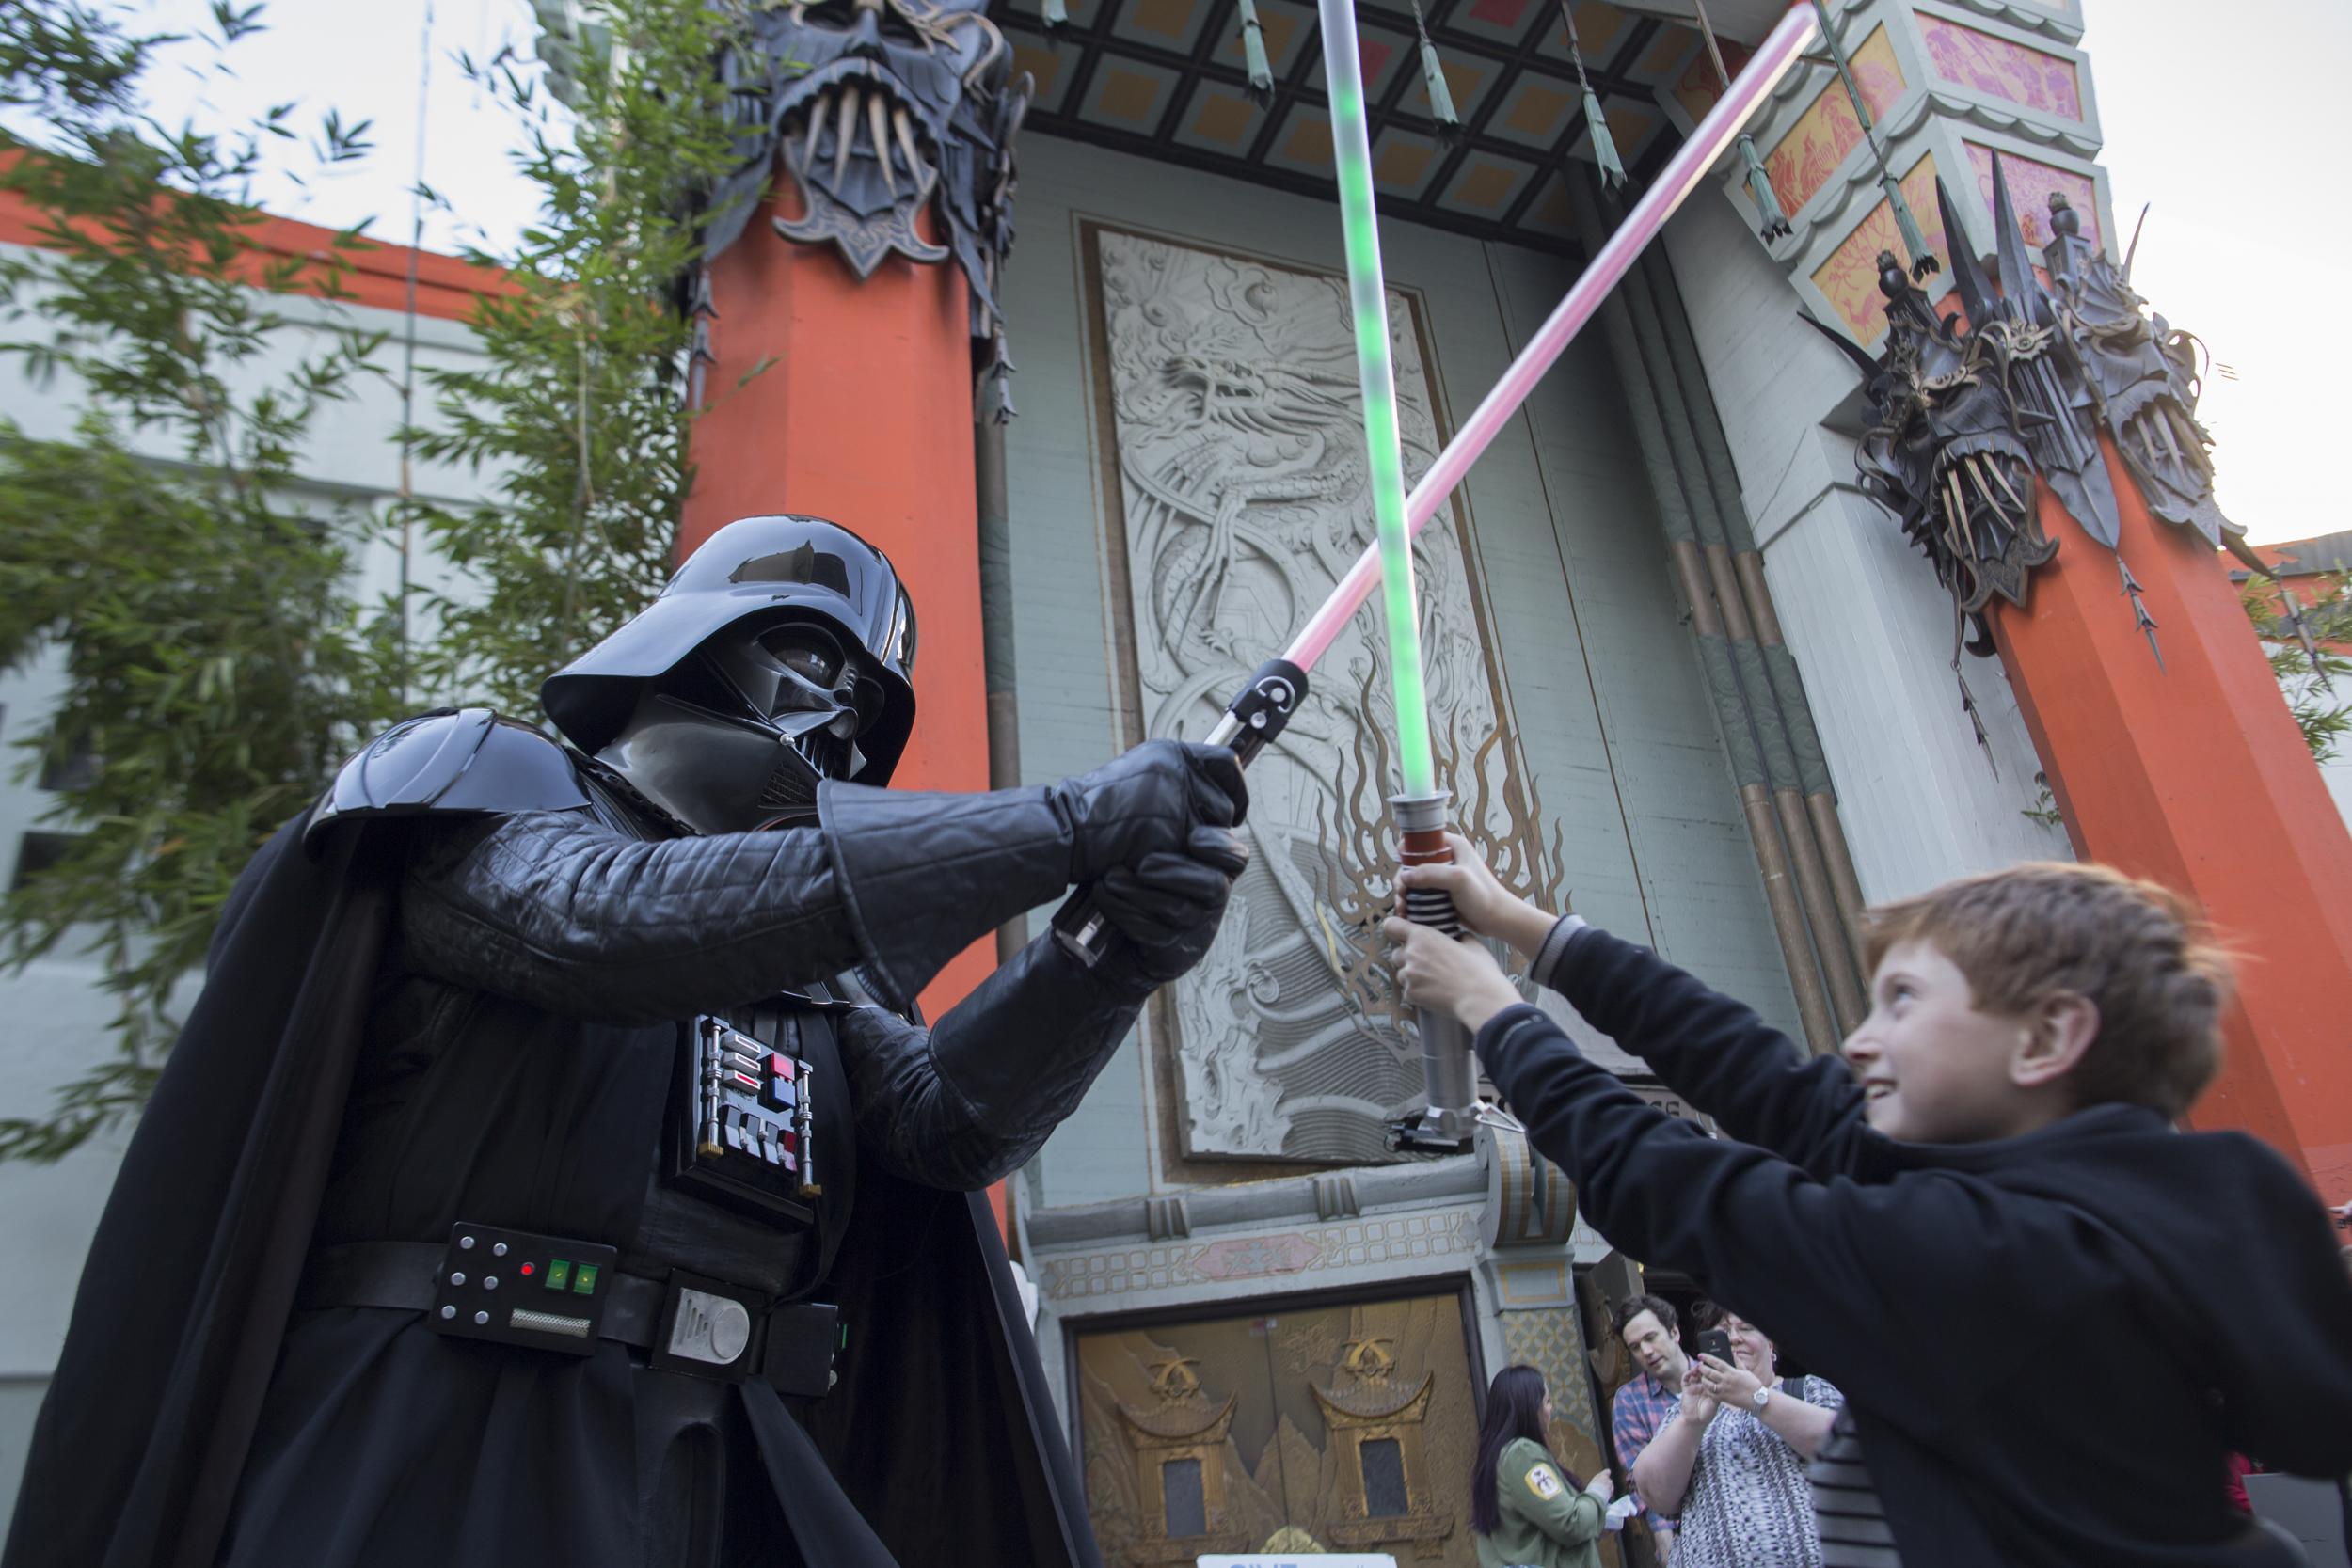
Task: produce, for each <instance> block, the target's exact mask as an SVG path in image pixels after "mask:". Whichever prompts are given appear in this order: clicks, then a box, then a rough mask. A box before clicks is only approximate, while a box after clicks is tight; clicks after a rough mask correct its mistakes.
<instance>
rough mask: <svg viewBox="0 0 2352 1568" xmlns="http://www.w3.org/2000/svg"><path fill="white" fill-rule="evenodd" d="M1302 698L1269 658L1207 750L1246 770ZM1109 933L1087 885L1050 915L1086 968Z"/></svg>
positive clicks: (1295, 682) (1300, 677)
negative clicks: (1223, 753) (1224, 752)
mask: <svg viewBox="0 0 2352 1568" xmlns="http://www.w3.org/2000/svg"><path fill="white" fill-rule="evenodd" d="M1306 699H1307V672H1306V671H1304V670H1301V669H1300V668H1299V667H1298V666H1297V665H1295V664H1293V663H1292V662H1291V661H1290V660H1289V659H1287V658H1269V659H1267V660H1266V661H1265V662H1264V663H1263V664H1261V665H1259V666H1258V670H1257V673H1255V674H1253V675H1251V676H1250V677H1249V684H1248V685H1247V686H1245V687H1243V688H1242V689H1241V690H1239V691H1238V692H1236V693H1234V696H1233V700H1232V702H1230V703H1228V704H1226V705H1225V717H1224V718H1222V719H1220V720H1218V721H1216V728H1215V729H1213V730H1211V731H1210V732H1209V733H1208V735H1207V736H1206V737H1205V738H1206V739H1207V741H1208V743H1209V744H1210V745H1212V746H1231V747H1232V749H1233V755H1234V756H1235V757H1236V758H1238V759H1239V760H1240V762H1241V765H1242V766H1243V767H1244V768H1247V767H1248V766H1249V764H1250V763H1251V762H1252V761H1253V760H1254V759H1255V758H1256V757H1257V755H1258V753H1259V752H1263V751H1264V750H1265V749H1266V747H1267V746H1268V745H1270V744H1272V743H1273V741H1274V739H1275V737H1276V736H1279V735H1280V734H1281V733H1282V731H1283V729H1284V727H1285V726H1287V725H1288V724H1289V723H1290V721H1291V715H1292V714H1294V713H1295V712H1297V711H1298V705H1299V704H1300V703H1302V702H1304V701H1306ZM1440 836H1442V835H1440ZM1111 930H1112V927H1111V923H1110V920H1109V918H1108V917H1107V916H1105V915H1104V913H1103V911H1102V908H1101V906H1100V905H1098V904H1097V903H1096V901H1095V897H1094V886H1093V884H1092V883H1090V882H1089V883H1088V884H1087V885H1086V886H1084V887H1082V888H1079V889H1077V890H1076V891H1075V892H1073V893H1072V894H1071V895H1070V896H1069V897H1068V898H1065V899H1063V900H1062V906H1061V908H1060V909H1058V910H1057V911H1054V940H1055V941H1056V942H1059V943H1061V945H1062V950H1063V951H1064V952H1066V953H1068V954H1069V955H1070V956H1071V957H1072V958H1076V959H1077V960H1078V961H1079V962H1080V963H1082V964H1084V965H1086V966H1087V967H1088V968H1089V969H1092V968H1093V967H1094V966H1095V965H1096V964H1098V963H1100V962H1102V961H1103V955H1104V953H1106V952H1108V951H1110V941H1111Z"/></svg>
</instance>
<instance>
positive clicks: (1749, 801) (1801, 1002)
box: [1740, 784, 1842, 1055]
mask: <svg viewBox="0 0 2352 1568" xmlns="http://www.w3.org/2000/svg"><path fill="white" fill-rule="evenodd" d="M1740 809H1741V810H1742V811H1743V812H1745V813H1746V815H1747V818H1748V837H1749V838H1750V839H1752V840H1754V841H1755V844H1756V868H1757V869H1758V870H1759V871H1760V872H1762V874H1763V878H1764V902H1765V904H1766V906H1767V907H1769V908H1770V909H1771V910H1772V931H1773V934H1774V935H1776V936H1778V937H1779V938H1780V956H1781V960H1782V961H1783V962H1784V963H1786V964H1787V965H1788V989H1789V990H1792V991H1794V992H1795V993H1796V998H1797V1016H1798V1018H1799V1019H1801V1020H1802V1021H1803V1022H1804V1036H1805V1039H1806V1040H1807V1041H1808V1042H1809V1043H1810V1044H1811V1045H1812V1047H1813V1051H1814V1053H1815V1054H1816V1055H1827V1054H1829V1053H1831V1052H1834V1051H1836V1049H1837V1043H1838V1041H1839V1040H1840V1039H1841V1038H1842V1036H1841V1035H1840V1034H1839V1032H1838V1028H1837V1022H1836V1019H1835V1018H1834V1017H1832V1016H1831V1012H1830V999H1829V993H1828V991H1827V990H1824V989H1823V988H1822V985H1821V972H1820V967H1819V966H1817V965H1816V964H1815V963H1814V961H1813V950H1812V948H1811V946H1810V945H1809V944H1808V943H1807V942H1805V937H1804V911H1802V910H1801V909H1799V908H1798V901H1797V893H1796V890H1795V888H1794V887H1793V886H1792V885H1791V879H1790V877H1789V875H1788V851H1787V850H1786V849H1785V848H1783V847H1782V846H1781V842H1780V833H1779V832H1778V831H1777V824H1776V823H1774V821H1773V819H1772V797H1771V796H1770V795H1769V794H1768V793H1766V791H1765V788H1764V786H1763V785H1762V784H1743V785H1742V786H1740Z"/></svg>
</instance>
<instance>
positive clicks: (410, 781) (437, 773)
mask: <svg viewBox="0 0 2352 1568" xmlns="http://www.w3.org/2000/svg"><path fill="white" fill-rule="evenodd" d="M589 804H590V800H589V798H588V792H587V790H586V789H585V788H584V787H583V786H582V785H581V784H580V776H579V774H578V773H577V772H576V771H575V770H574V765H573V760H572V756H571V753H570V752H566V751H564V748H563V747H562V746H561V745H559V744H558V743H557V742H555V741H554V740H551V739H549V738H548V736H547V735H546V734H545V733H544V732H542V731H540V730H538V729H535V728H533V727H532V726H531V725H529V724H526V723H523V722H521V721H518V720H514V719H505V718H501V717H500V716H499V715H498V714H495V713H492V712H491V711H490V710H489V709H488V708H486V707H469V708H441V709H438V710H437V711H435V712H432V713H427V714H423V715H421V716H420V717H418V718H415V719H409V720H405V721H403V722H401V723H398V724H395V725H393V726H392V727H391V728H390V729H389V730H387V731H385V732H384V733H383V734H382V735H380V736H376V737H375V738H374V739H373V740H372V741H370V742H369V743H368V744H367V745H366V746H365V747H363V748H362V749H361V750H360V752H359V754H358V756H355V757H353V758H352V759H351V760H350V761H349V762H346V763H344V764H343V766H342V771H341V772H339V773H337V774H336V775H335V782H334V783H333V784H329V785H328V786H327V789H326V794H325V795H324V796H322V797H320V799H319V802H318V804H317V805H315V806H313V807H311V808H310V821H309V822H308V823H307V824H306V825H305V826H304V827H303V830H302V843H303V847H305V848H307V849H310V851H311V852H313V853H316V852H317V849H318V846H319V842H320V838H321V835H322V834H324V833H325V832H326V829H327V828H328V826H329V825H330V824H333V823H335V822H338V821H342V820H343V819H345V818H363V817H376V816H422V815H424V814H425V813H428V812H522V811H576V810H580V809H583V808H585V807H587V806H588V805H589Z"/></svg>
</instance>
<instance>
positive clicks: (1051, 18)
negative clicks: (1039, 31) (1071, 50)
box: [1039, 0, 1070, 33]
mask: <svg viewBox="0 0 2352 1568" xmlns="http://www.w3.org/2000/svg"><path fill="white" fill-rule="evenodd" d="M1039 10H1040V11H1041V13H1043V16H1044V19H1045V30H1046V31H1047V32H1049V33H1050V32H1052V31H1053V30H1054V29H1055V28H1057V27H1066V26H1068V25H1069V24H1070V8H1069V7H1068V6H1066V5H1064V4H1063V3H1062V0H1041V4H1040V6H1039Z"/></svg>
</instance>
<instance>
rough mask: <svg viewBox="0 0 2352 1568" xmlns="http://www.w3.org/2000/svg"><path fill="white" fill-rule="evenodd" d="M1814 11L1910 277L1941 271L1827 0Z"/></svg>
mask: <svg viewBox="0 0 2352 1568" xmlns="http://www.w3.org/2000/svg"><path fill="white" fill-rule="evenodd" d="M1813 10H1814V13H1815V14H1816V15H1817V16H1819V17H1820V21H1821V39H1822V41H1823V42H1825V43H1827V44H1828V45H1829V58H1830V63H1831V64H1832V65H1835V66H1836V68H1837V79H1838V80H1839V81H1841V82H1843V83H1845V84H1846V97H1847V98H1848V99H1850V100H1851V102H1852V103H1853V114H1854V120H1855V122H1856V123H1858V124H1859V125H1860V126H1861V127H1862V139H1863V141H1864V142H1865V143H1867V145H1868V147H1869V149H1870V159H1871V161H1872V162H1873V163H1875V164H1877V165H1878V166H1879V188H1880V189H1881V190H1883V191H1884V192H1885V193H1886V201H1887V205H1888V206H1890V207H1891V208H1893V209H1894V213H1895V229H1896V231H1897V232H1899V233H1900V234H1901V235H1902V237H1903V248H1904V249H1905V250H1907V251H1909V252H1910V253H1911V276H1912V277H1914V278H1925V277H1929V276H1930V275H1931V274H1933V273H1936V272H1940V271H1941V270H1943V264H1942V263H1941V262H1939V261H1936V259H1935V252H1934V251H1932V250H1931V249H1929V248H1928V236H1927V233H1926V231H1925V230H1922V229H1921V228H1920V227H1919V220H1918V219H1917V218H1916V217H1914V216H1913V215H1912V212H1911V203H1910V202H1908V201H1905V200H1904V199H1903V187H1902V182H1900V181H1899V180H1897V179H1896V178H1895V171H1894V170H1893V169H1892V168H1890V167H1889V166H1887V162H1886V150H1885V149H1884V148H1883V147H1881V146H1879V132H1878V125H1877V122H1876V121H1874V120H1872V119H1871V118H1870V105H1869V104H1867V103H1864V102H1863V100H1862V88H1861V87H1860V85H1859V84H1857V83H1856V82H1855V81H1854V79H1853V67H1852V65H1851V62H1850V60H1849V59H1848V57H1847V55H1846V46H1845V43H1844V41H1843V40H1840V39H1839V38H1838V36H1837V29H1836V26H1835V25H1834V24H1832V23H1831V22H1830V19H1829V6H1828V4H1827V0H1813Z"/></svg>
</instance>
